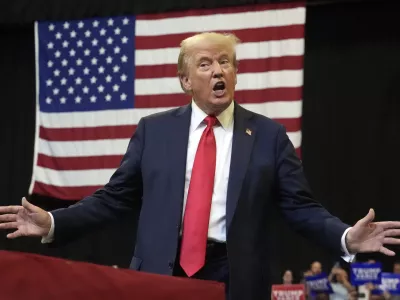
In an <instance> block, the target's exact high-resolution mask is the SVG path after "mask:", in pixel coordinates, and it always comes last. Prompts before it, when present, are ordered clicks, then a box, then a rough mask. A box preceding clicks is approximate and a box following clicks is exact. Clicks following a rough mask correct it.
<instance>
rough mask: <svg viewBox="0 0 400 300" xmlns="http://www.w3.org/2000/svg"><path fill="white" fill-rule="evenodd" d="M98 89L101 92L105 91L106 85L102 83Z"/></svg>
mask: <svg viewBox="0 0 400 300" xmlns="http://www.w3.org/2000/svg"><path fill="white" fill-rule="evenodd" d="M97 90H98V91H99V93H102V92H104V86H102V85H100V86H99V87H98V88H97Z"/></svg>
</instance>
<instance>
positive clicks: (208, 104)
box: [180, 40, 236, 115]
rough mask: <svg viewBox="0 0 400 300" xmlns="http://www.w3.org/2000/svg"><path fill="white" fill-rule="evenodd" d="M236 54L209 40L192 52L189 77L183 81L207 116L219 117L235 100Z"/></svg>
mask: <svg viewBox="0 0 400 300" xmlns="http://www.w3.org/2000/svg"><path fill="white" fill-rule="evenodd" d="M233 51H234V50H233V49H231V48H230V47H229V46H228V45H225V44H223V43H216V42H212V41H207V40H202V41H201V42H199V43H197V44H196V45H193V46H191V48H190V50H189V53H188V54H189V59H188V62H187V68H186V74H185V76H182V77H181V78H180V79H181V82H182V84H183V86H184V87H185V88H186V89H187V90H191V91H192V95H193V99H194V100H195V102H196V104H197V105H198V106H199V107H200V108H201V109H202V110H204V111H205V112H206V113H207V114H217V115H218V114H219V113H220V112H222V111H223V110H225V109H226V108H227V107H228V106H229V104H230V103H231V102H232V100H233V97H234V92H235V85H236V67H235V66H234V52H233Z"/></svg>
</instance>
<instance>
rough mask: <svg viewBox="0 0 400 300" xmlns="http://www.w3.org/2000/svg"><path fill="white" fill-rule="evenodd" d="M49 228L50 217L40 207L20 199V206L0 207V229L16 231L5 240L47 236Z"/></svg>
mask: <svg viewBox="0 0 400 300" xmlns="http://www.w3.org/2000/svg"><path fill="white" fill-rule="evenodd" d="M50 227H51V217H50V215H49V214H48V213H47V212H46V211H45V210H43V209H41V208H40V207H37V206H35V205H33V204H31V203H29V202H28V201H27V200H26V199H25V197H24V198H22V206H19V205H12V206H2V207H0V229H16V230H15V231H14V232H12V233H9V234H8V235H7V238H9V239H14V238H17V237H20V236H40V237H44V236H47V235H48V233H49V231H50Z"/></svg>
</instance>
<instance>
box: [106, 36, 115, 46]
mask: <svg viewBox="0 0 400 300" xmlns="http://www.w3.org/2000/svg"><path fill="white" fill-rule="evenodd" d="M113 41H114V40H113V39H112V38H110V37H109V38H108V39H107V44H109V45H111V44H112V43H113Z"/></svg>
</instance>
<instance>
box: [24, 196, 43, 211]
mask: <svg viewBox="0 0 400 300" xmlns="http://www.w3.org/2000/svg"><path fill="white" fill-rule="evenodd" d="M22 206H23V207H24V208H25V209H26V210H27V211H29V212H39V211H40V208H39V207H37V206H35V205H33V204H32V203H30V202H28V200H26V198H25V197H23V198H22Z"/></svg>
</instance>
